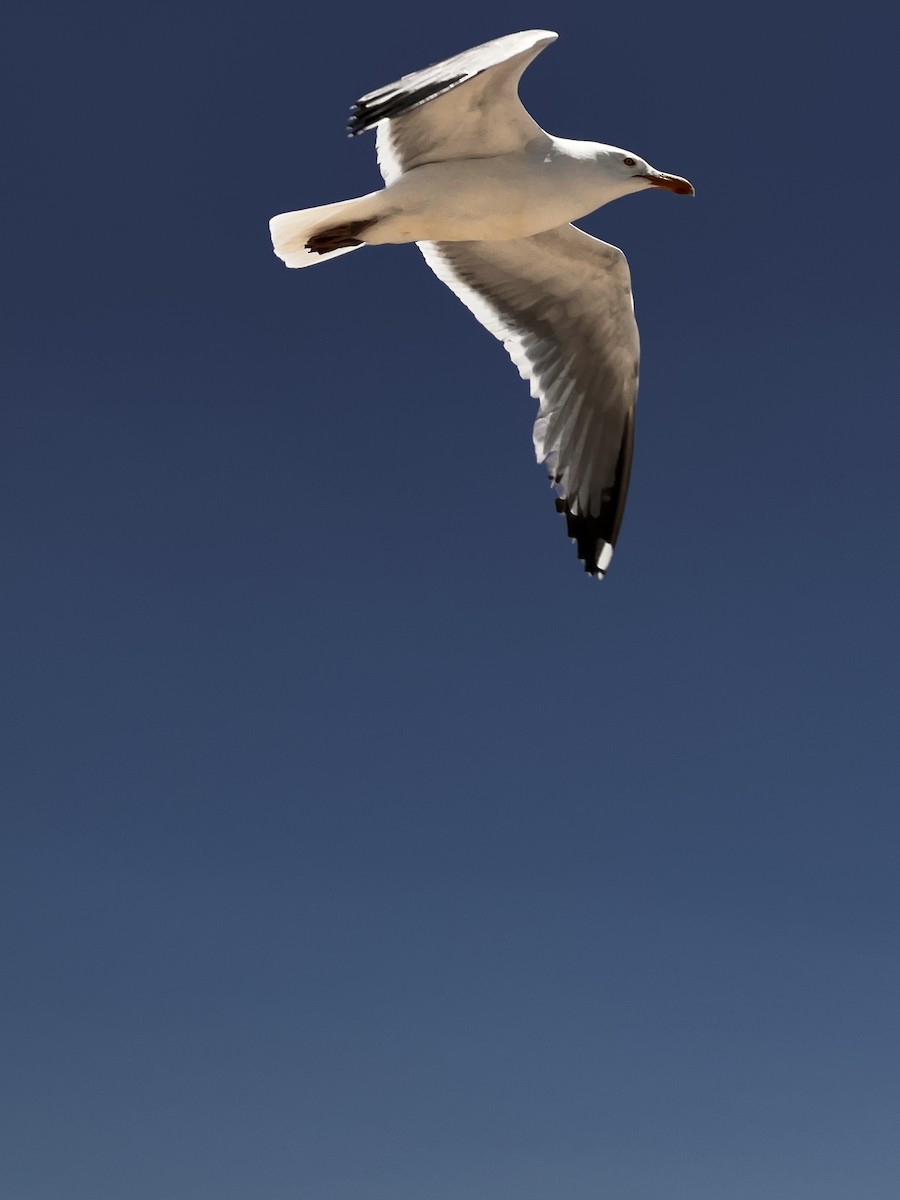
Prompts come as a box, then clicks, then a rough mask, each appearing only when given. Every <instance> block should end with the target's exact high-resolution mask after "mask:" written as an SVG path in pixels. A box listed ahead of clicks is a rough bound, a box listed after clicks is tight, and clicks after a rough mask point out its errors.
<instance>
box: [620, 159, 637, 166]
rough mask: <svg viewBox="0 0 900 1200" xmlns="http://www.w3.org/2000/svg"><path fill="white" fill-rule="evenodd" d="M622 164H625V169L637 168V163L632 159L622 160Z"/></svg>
mask: <svg viewBox="0 0 900 1200" xmlns="http://www.w3.org/2000/svg"><path fill="white" fill-rule="evenodd" d="M622 162H623V163H624V164H625V166H626V167H636V166H637V163H636V161H635V160H634V159H633V158H623V159H622Z"/></svg>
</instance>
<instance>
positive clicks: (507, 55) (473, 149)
mask: <svg viewBox="0 0 900 1200" xmlns="http://www.w3.org/2000/svg"><path fill="white" fill-rule="evenodd" d="M556 37H557V35H556V34H555V33H551V32H550V31H549V30H547V29H531V30H529V31H527V32H526V33H511V34H509V35H508V36H507V37H501V38H496V39H495V40H494V41H492V42H485V43H484V45H482V46H476V47H475V48H474V49H472V50H465V51H464V52H463V53H462V54H457V55H455V56H454V57H453V58H447V59H445V60H444V61H443V62H439V63H435V64H434V66H431V67H426V68H425V69H424V70H423V71H415V72H414V73H413V74H412V75H404V76H403V78H402V79H399V80H398V81H397V82H396V83H391V84H388V86H387V87H383V88H379V89H378V90H377V91H375V92H369V93H368V95H366V96H363V97H362V98H361V99H360V100H358V101H357V102H356V104H354V106H353V108H352V110H351V116H350V123H349V125H348V128H349V130H350V133H351V134H357V133H362V132H363V131H364V130H366V129H371V128H373V127H374V126H376V125H377V126H378V143H377V147H378V165H379V167H380V168H381V174H382V175H383V176H384V179H385V182H386V183H391V182H392V181H393V180H394V179H396V178H397V177H398V176H399V175H401V174H402V173H403V172H404V171H409V170H411V169H412V168H413V167H419V166H422V165H423V164H424V163H428V162H437V161H440V162H443V161H445V160H446V159H449V158H491V157H493V156H494V155H496V154H509V153H511V152H512V151H514V150H519V149H521V148H522V147H523V146H525V145H527V144H528V143H529V142H531V141H534V139H535V138H546V137H547V135H546V134H545V133H544V131H543V130H542V129H541V128H540V126H538V125H537V124H536V123H535V122H534V121H533V120H532V119H531V117H530V116H529V115H528V113H527V112H526V111H525V108H524V107H523V105H522V102H521V101H520V100H519V92H518V85H519V79H520V78H521V75H522V72H523V71H524V70H525V68H526V67H527V66H528V64H529V63H530V62H531V61H532V59H534V58H536V57H537V55H538V54H540V52H541V51H542V50H543V49H544V47H545V46H549V45H550V43H551V42H554V41H556Z"/></svg>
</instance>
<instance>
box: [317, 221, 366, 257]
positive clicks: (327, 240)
mask: <svg viewBox="0 0 900 1200" xmlns="http://www.w3.org/2000/svg"><path fill="white" fill-rule="evenodd" d="M374 224H375V222H374V221H372V220H369V221H345V222H344V224H343V225H332V226H331V228H330V229H322V230H320V231H319V233H314V234H313V235H312V237H311V238H310V239H309V241H308V242H307V243H306V248H307V250H311V251H312V252H313V254H331V252H332V250H343V249H345V248H346V247H347V246H361V245H362V239H361V238H359V237H357V236H356V235H357V234H359V233H362V232H363V231H364V230H366V229H368V228H369V226H370V225H374Z"/></svg>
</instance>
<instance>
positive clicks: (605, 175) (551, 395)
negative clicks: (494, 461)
mask: <svg viewBox="0 0 900 1200" xmlns="http://www.w3.org/2000/svg"><path fill="white" fill-rule="evenodd" d="M555 39H556V34H555V33H551V32H549V31H547V30H531V31H529V32H526V33H518V34H510V35H509V36H507V37H503V38H497V39H496V40H495V41H493V42H487V43H485V44H484V45H483V46H476V47H475V48H474V49H472V50H468V51H465V52H464V53H462V54H459V55H456V56H455V57H454V58H451V59H447V60H445V61H443V62H440V63H437V64H435V65H434V66H432V67H427V68H425V70H423V71H417V72H414V73H413V74H411V75H407V76H404V77H403V78H402V79H400V80H398V81H397V82H396V83H394V84H390V85H388V86H387V87H385V88H381V89H378V90H377V91H375V92H370V93H369V94H368V95H366V96H363V97H362V99H361V100H359V101H358V102H357V104H356V105H355V106H354V109H353V113H352V116H351V121H350V132H351V134H357V133H361V132H363V131H364V130H366V129H370V128H375V129H376V130H377V152H378V163H379V167H380V169H381V173H382V176H383V178H384V181H385V186H384V188H382V189H381V190H380V191H378V192H371V193H369V194H368V195H366V196H360V197H357V198H356V199H353V200H347V201H341V202H339V203H337V204H327V205H322V206H320V207H318V208H313V209H303V210H299V211H297V212H289V213H282V214H281V215H280V216H277V217H273V218H272V220H271V222H270V230H271V234H272V242H273V246H274V249H275V253H276V254H277V255H278V256H279V258H281V259H282V261H283V262H285V263H286V265H287V266H289V267H305V266H311V265H313V264H314V263H316V262H321V261H324V260H326V259H329V258H333V257H336V256H337V255H340V254H346V253H348V252H350V251H352V250H356V249H359V248H360V247H362V246H365V245H370V246H375V245H385V244H390V243H394V244H398V243H404V242H416V243H418V245H419V248H420V250H421V251H422V254H423V255H424V257H425V261H426V262H427V264H428V265H429V266H430V267H431V269H432V270H433V271H434V273H435V274H436V275H437V276H438V278H439V279H440V280H441V281H442V282H443V283H445V284H446V285H447V286H448V287H449V288H451V290H452V291H454V292H455V293H456V295H457V296H458V297H459V298H460V299H461V300H462V302H463V303H464V304H465V305H466V306H467V307H468V308H469V309H470V310H471V311H472V313H473V314H474V315H475V316H476V318H477V319H478V320H479V321H480V322H481V323H482V324H483V325H484V326H485V327H486V328H487V329H488V330H489V332H491V333H492V334H493V335H494V336H495V337H496V338H498V339H499V340H500V341H502V342H503V345H504V346H505V347H506V349H507V351H508V353H509V354H510V357H511V358H512V359H513V361H514V363H515V364H516V366H517V367H518V368H519V371H520V374H522V376H523V377H524V378H527V379H529V380H530V382H531V384H532V395H533V396H534V397H535V398H536V399H537V400H539V401H540V409H539V412H538V417H537V421H536V423H535V427H534V445H535V451H536V454H537V457H538V460H539V461H540V462H544V463H546V465H547V467H548V470H549V474H550V479H551V482H552V483H553V485H554V487H555V488H556V490H557V493H558V499H557V502H556V503H557V509H558V511H560V512H561V513H563V514H565V516H566V523H567V531H568V533H569V536H570V537H571V538H572V539H573V540H574V541H575V543H576V545H577V547H578V555H579V558H580V559H581V560H582V562H583V563H584V568H585V570H586V571H587V572H588V573H589V574H591V575H595V576H601V577H602V575H603V574H604V573H605V571H606V568H607V567H608V565H609V562H610V559H611V557H612V551H613V547H614V545H615V542H616V538H617V536H618V532H619V527H620V525H621V520H622V513H623V510H624V504H625V496H626V494H627V490H628V480H629V475H630V468H631V455H632V447H633V432H634V406H635V402H636V399H637V377H638V336H637V327H636V325H635V322H634V309H633V304H632V300H631V283H630V275H629V272H628V266H627V264H626V262H625V258H624V255H623V254H622V253H621V251H620V250H618V249H616V247H614V246H610V245H607V243H605V242H601V241H599V240H598V239H596V238H592V237H590V236H589V235H587V234H585V233H583V232H582V231H581V230H579V229H577V228H575V227H574V226H573V225H571V224H570V222H572V221H575V220H578V219H579V218H580V217H583V216H585V215H587V214H588V213H590V212H593V211H594V210H595V209H598V208H600V207H602V206H603V205H604V204H608V203H609V202H610V201H612V200H616V199H618V198H620V197H622V196H627V195H629V194H631V193H634V192H638V191H643V190H646V189H647V188H663V189H666V190H668V191H672V192H675V193H677V194H681V195H692V194H693V188H692V187H691V185H690V184H689V183H688V182H687V180H685V179H682V178H681V177H680V176H677V175H667V174H665V173H663V172H661V171H658V170H656V169H655V168H653V167H651V166H650V165H649V163H647V162H646V161H645V160H644V159H643V158H641V157H640V156H639V155H637V154H635V153H633V152H631V151H628V150H623V149H620V148H619V147H616V146H609V145H605V144H603V143H600V142H584V141H573V140H570V139H566V138H559V137H554V136H552V135H550V134H548V133H546V132H545V131H544V130H543V129H541V128H540V127H539V126H538V125H537V124H536V123H535V122H534V121H533V120H532V118H531V117H530V116H529V114H528V113H527V112H526V111H525V109H524V108H523V107H522V104H521V102H520V100H519V98H518V82H519V78H520V76H521V74H522V72H523V71H524V69H525V67H526V66H527V65H528V63H530V62H531V61H532V59H533V58H535V57H536V55H537V54H539V53H540V51H541V50H542V49H544V47H545V46H547V45H549V44H550V43H551V42H552V41H554V40H555Z"/></svg>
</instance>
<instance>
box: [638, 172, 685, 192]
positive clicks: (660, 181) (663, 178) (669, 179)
mask: <svg viewBox="0 0 900 1200" xmlns="http://www.w3.org/2000/svg"><path fill="white" fill-rule="evenodd" d="M641 178H642V179H646V180H647V182H648V183H649V184H650V185H651V186H652V187H660V188H665V189H666V191H668V192H674V193H675V195H676V196H693V194H694V189H693V188H692V187H691V185H690V184H689V183H688V181H687V180H686V179H682V178H681V176H680V175H664V174H663V173H662V171H650V172H648V174H646V175H642V176H641Z"/></svg>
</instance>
